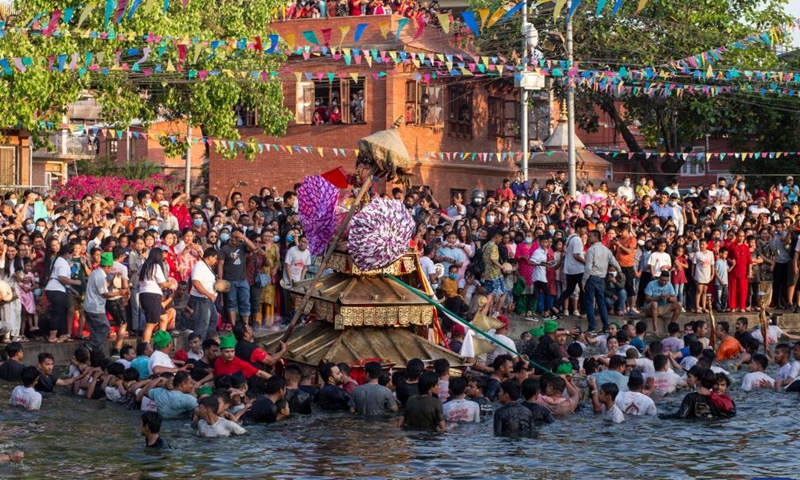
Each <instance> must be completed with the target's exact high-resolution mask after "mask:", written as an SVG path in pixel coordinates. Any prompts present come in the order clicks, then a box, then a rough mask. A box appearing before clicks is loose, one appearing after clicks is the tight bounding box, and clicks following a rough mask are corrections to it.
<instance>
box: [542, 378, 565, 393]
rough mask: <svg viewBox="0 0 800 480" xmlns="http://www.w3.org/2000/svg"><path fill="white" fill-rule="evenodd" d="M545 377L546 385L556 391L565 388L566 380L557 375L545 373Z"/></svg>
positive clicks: (560, 391) (561, 391) (561, 390)
mask: <svg viewBox="0 0 800 480" xmlns="http://www.w3.org/2000/svg"><path fill="white" fill-rule="evenodd" d="M546 378H547V387H552V388H553V390H555V391H556V392H559V393H563V392H564V390H565V389H566V388H567V381H566V380H564V379H563V378H561V377H559V376H556V375H547V377H546ZM547 387H545V388H547ZM559 396H560V395H559Z"/></svg>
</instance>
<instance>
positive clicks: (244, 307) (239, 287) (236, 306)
mask: <svg viewBox="0 0 800 480" xmlns="http://www.w3.org/2000/svg"><path fill="white" fill-rule="evenodd" d="M230 283H231V289H230V290H229V291H228V293H226V294H225V301H226V306H225V309H226V310H227V311H229V312H239V316H241V317H249V316H250V284H249V283H247V280H237V281H232V282H230Z"/></svg>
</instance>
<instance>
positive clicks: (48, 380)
mask: <svg viewBox="0 0 800 480" xmlns="http://www.w3.org/2000/svg"><path fill="white" fill-rule="evenodd" d="M57 381H58V377H56V376H55V375H53V374H52V373H51V374H50V375H45V374H44V373H42V372H39V381H38V382H36V385H35V387H34V388H35V389H36V391H37V392H45V393H53V390H54V389H55V388H56V382H57Z"/></svg>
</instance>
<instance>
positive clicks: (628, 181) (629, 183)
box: [623, 180, 631, 187]
mask: <svg viewBox="0 0 800 480" xmlns="http://www.w3.org/2000/svg"><path fill="white" fill-rule="evenodd" d="M623 184H624V185H625V186H626V187H630V186H631V181H630V180H625V181H624V182H623Z"/></svg>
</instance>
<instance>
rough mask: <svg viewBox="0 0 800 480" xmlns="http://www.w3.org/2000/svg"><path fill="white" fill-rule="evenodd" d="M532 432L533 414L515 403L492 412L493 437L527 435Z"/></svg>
mask: <svg viewBox="0 0 800 480" xmlns="http://www.w3.org/2000/svg"><path fill="white" fill-rule="evenodd" d="M533 430H534V428H533V413H531V411H530V410H528V409H527V408H525V407H523V406H522V405H520V404H518V403H516V402H514V403H509V404H506V405H503V406H502V407H500V408H498V409H497V410H496V411H495V412H494V434H495V435H529V434H531V433H533Z"/></svg>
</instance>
